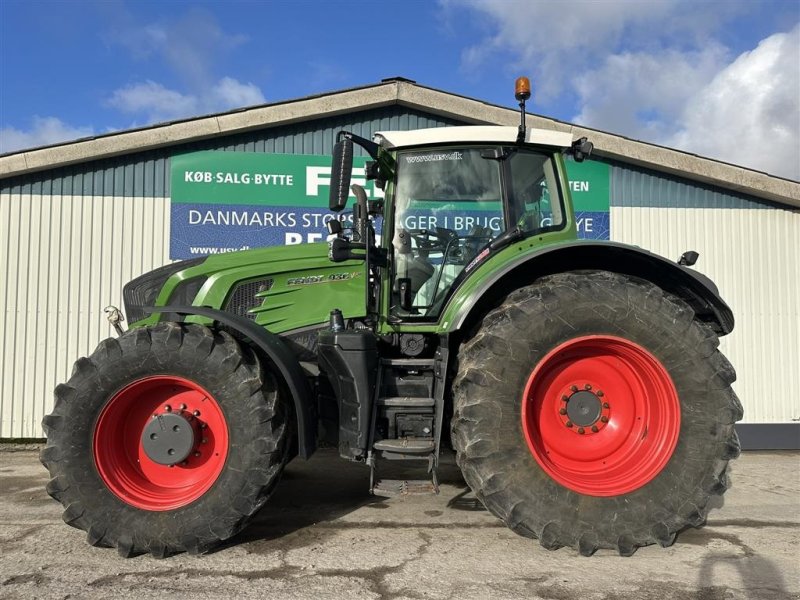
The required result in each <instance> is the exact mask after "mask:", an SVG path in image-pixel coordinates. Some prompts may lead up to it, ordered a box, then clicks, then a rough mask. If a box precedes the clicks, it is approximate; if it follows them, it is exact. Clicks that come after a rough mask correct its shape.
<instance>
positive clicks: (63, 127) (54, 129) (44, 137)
mask: <svg viewBox="0 0 800 600" xmlns="http://www.w3.org/2000/svg"><path fill="white" fill-rule="evenodd" d="M32 124H33V126H32V127H31V128H30V129H28V130H22V129H16V128H14V127H4V128H2V129H0V154H3V153H6V152H14V151H16V150H24V149H26V148H36V147H38V146H48V145H50V144H57V143H59V142H66V141H68V140H75V139H78V138H83V137H89V136H92V135H94V133H95V132H94V129H93V128H92V127H72V126H71V125H68V124H66V123H64V122H63V121H61V120H60V119H57V118H56V117H33V123H32Z"/></svg>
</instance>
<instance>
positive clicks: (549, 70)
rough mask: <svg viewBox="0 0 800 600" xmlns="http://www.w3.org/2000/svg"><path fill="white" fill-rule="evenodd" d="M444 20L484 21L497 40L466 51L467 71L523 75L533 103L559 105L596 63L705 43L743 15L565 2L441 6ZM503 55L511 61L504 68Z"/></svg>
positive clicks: (676, 3)
mask: <svg viewBox="0 0 800 600" xmlns="http://www.w3.org/2000/svg"><path fill="white" fill-rule="evenodd" d="M440 3H441V5H442V6H443V7H444V8H445V14H449V15H451V16H452V15H453V13H454V12H455V11H459V12H463V7H465V6H466V7H467V8H469V9H471V10H472V11H473V12H474V13H477V14H478V19H479V21H480V22H481V23H482V25H483V26H484V27H490V28H491V33H489V34H487V35H486V36H485V37H484V39H482V40H481V41H479V42H478V43H477V44H475V45H472V46H469V47H467V48H466V49H465V50H464V53H463V56H462V66H463V67H464V69H465V70H467V71H468V72H474V71H475V70H480V69H482V68H489V67H490V68H492V69H495V68H496V65H497V64H498V63H499V64H505V65H507V68H508V70H509V72H511V73H518V72H519V71H520V69H523V70H524V71H525V72H530V73H532V75H533V76H534V98H535V99H536V100H537V101H538V102H540V103H547V102H550V101H552V100H553V99H554V98H556V97H557V96H558V94H560V93H561V92H562V91H563V89H564V87H566V86H567V85H568V84H569V82H570V80H571V79H572V75H571V74H576V73H581V72H583V70H585V68H587V66H589V65H592V64H594V63H595V62H596V61H597V57H598V56H599V57H601V58H602V57H603V56H605V55H606V54H608V53H610V52H618V51H620V50H621V46H622V45H623V43H624V45H625V47H626V48H631V47H635V48H640V49H642V51H648V50H651V49H654V48H663V47H665V46H669V45H678V44H682V43H689V42H691V41H692V40H695V39H698V38H700V39H702V40H706V39H707V37H708V33H709V31H710V30H712V29H713V28H714V27H717V26H718V24H719V23H720V22H721V21H722V20H724V18H725V16H726V15H727V14H728V13H730V12H731V11H734V10H736V7H737V6H738V4H739V3H738V2H736V1H731V2H727V3H724V4H719V3H714V7H713V8H714V10H713V11H712V10H711V8H712V7H710V6H708V4H710V3H697V2H688V1H687V0H649V1H647V2H632V1H630V0H604V1H603V2H591V1H587V0H562V1H561V2H509V1H507V0H440ZM504 55H510V59H508V58H506V59H505V60H504V58H505V57H504Z"/></svg>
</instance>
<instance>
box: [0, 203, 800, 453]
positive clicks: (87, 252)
mask: <svg viewBox="0 0 800 600" xmlns="http://www.w3.org/2000/svg"><path fill="white" fill-rule="evenodd" d="M611 227H612V229H611V235H612V238H613V239H614V240H617V241H622V242H626V243H631V244H636V245H639V246H642V247H644V248H647V249H650V250H652V251H654V252H657V253H659V254H661V255H664V256H667V257H670V258H676V259H677V257H678V256H679V255H680V254H681V252H683V251H685V250H689V249H693V250H697V251H698V252H700V260H699V262H698V264H697V268H698V269H699V270H700V271H702V272H703V273H706V274H707V275H709V276H710V277H711V278H712V279H713V280H714V281H715V282H716V283H717V284H718V285H719V288H720V291H721V293H722V295H723V297H724V298H725V300H726V301H727V302H728V304H730V306H731V307H732V308H733V311H734V314H735V316H736V328H735V330H734V332H733V333H732V334H731V335H730V336H728V337H726V338H723V340H722V349H723V351H724V352H725V354H726V355H727V356H728V357H729V358H730V360H731V362H732V363H733V364H734V366H735V367H736V370H737V373H738V381H737V382H736V384H735V389H736V391H737V393H738V394H739V396H740V398H741V399H742V402H743V404H744V406H745V419H744V420H745V422H786V421H789V420H792V419H797V418H800V396H798V395H797V393H796V391H797V390H798V389H800V212H799V211H788V210H780V209H732V208H726V209H702V208H641V207H612V208H611ZM168 255H169V200H168V199H164V198H141V197H140V198H120V197H110V196H94V197H92V196H59V195H53V196H50V195H41V196H40V195H38V194H22V193H15V194H9V193H3V194H2V195H0V273H2V274H3V276H2V277H0V302H2V309H3V310H2V314H0V437H2V438H38V437H42V436H43V432H42V430H41V426H40V423H41V420H42V417H43V416H44V415H45V414H46V413H47V412H49V411H50V409H51V406H52V401H53V395H52V390H53V388H54V387H55V386H56V384H58V383H60V382H63V381H66V379H67V378H68V377H69V374H70V371H71V368H72V364H73V362H74V361H75V359H77V358H78V357H80V356H86V355H88V354H89V353H91V352H92V350H94V348H95V346H96V345H97V343H98V342H99V341H100V340H101V339H103V338H104V337H107V336H109V335H111V334H112V332H111V328H110V327H109V326H108V324H107V322H106V320H105V315H104V314H103V308H104V307H105V306H107V305H108V304H116V305H121V303H122V297H121V292H122V286H123V285H124V284H125V283H126V282H127V281H129V280H130V279H132V278H134V277H136V276H138V275H140V274H141V273H144V272H146V271H149V270H150V269H153V268H155V267H158V266H161V265H163V264H166V263H167V262H168V260H169V259H168Z"/></svg>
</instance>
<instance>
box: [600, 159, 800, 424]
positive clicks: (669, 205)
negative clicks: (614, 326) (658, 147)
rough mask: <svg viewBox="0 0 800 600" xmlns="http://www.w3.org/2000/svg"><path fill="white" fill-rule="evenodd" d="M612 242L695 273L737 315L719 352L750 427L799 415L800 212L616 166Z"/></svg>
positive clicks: (614, 170) (612, 197)
mask: <svg viewBox="0 0 800 600" xmlns="http://www.w3.org/2000/svg"><path fill="white" fill-rule="evenodd" d="M611 199H612V201H611V238H612V239H613V240H615V241H620V242H625V243H628V244H634V245H637V246H641V247H643V248H647V249H648V250H650V251H652V252H655V253H657V254H660V255H662V256H666V257H670V258H675V259H676V260H677V259H678V258H679V257H680V255H681V254H682V253H683V252H685V251H686V250H696V251H697V252H699V253H700V259H699V260H698V262H697V264H696V265H695V268H696V269H697V270H698V271H700V272H702V273H704V274H706V275H708V276H709V277H710V278H711V279H712V280H713V281H714V283H716V284H717V286H718V287H719V290H720V294H721V295H722V297H723V299H724V300H725V301H726V302H727V303H728V305H729V306H730V307H731V309H732V310H733V313H734V316H735V318H736V326H735V328H734V331H733V332H732V333H731V334H730V335H728V336H726V337H724V338H722V341H721V344H720V348H721V350H722V352H723V353H724V354H725V355H726V356H727V357H728V359H729V360H730V361H731V363H732V364H733V365H734V367H735V368H736V372H737V381H736V383H735V384H734V389H735V390H736V393H737V394H738V396H739V398H740V399H741V401H742V405H743V406H744V411H745V412H744V419H743V421H744V422H746V423H765V422H769V423H785V422H789V421H792V420H796V419H800V400H798V397H797V395H796V394H794V393H792V392H790V390H797V389H800V368H798V366H800V301H798V298H800V210H798V209H790V208H788V207H778V206H775V205H772V204H768V203H765V202H760V201H757V200H755V199H754V198H748V197H746V196H741V195H736V194H730V193H725V192H722V191H720V190H715V189H713V188H709V187H704V186H700V185H697V184H694V183H692V184H689V183H687V182H686V181H681V180H680V179H677V178H674V177H667V176H664V175H659V174H657V173H652V172H647V171H642V170H639V169H635V168H632V167H630V166H625V165H613V166H612V170H611Z"/></svg>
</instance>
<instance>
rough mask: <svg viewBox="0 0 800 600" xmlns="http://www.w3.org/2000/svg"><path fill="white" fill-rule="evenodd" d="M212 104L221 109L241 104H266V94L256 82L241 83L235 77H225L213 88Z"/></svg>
mask: <svg viewBox="0 0 800 600" xmlns="http://www.w3.org/2000/svg"><path fill="white" fill-rule="evenodd" d="M209 100H210V102H211V104H212V105H213V106H215V107H217V108H219V109H221V110H224V109H226V108H235V107H239V106H251V105H253V104H264V103H265V102H266V100H265V99H264V94H262V93H261V90H260V89H259V88H258V86H257V85H255V84H254V83H249V82H248V83H241V82H239V81H237V80H235V79H234V78H233V77H223V78H222V79H220V80H219V81H218V82H217V83H216V85H215V86H214V87H213V88H211V94H210V98H209Z"/></svg>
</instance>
